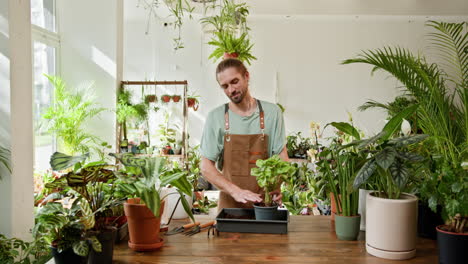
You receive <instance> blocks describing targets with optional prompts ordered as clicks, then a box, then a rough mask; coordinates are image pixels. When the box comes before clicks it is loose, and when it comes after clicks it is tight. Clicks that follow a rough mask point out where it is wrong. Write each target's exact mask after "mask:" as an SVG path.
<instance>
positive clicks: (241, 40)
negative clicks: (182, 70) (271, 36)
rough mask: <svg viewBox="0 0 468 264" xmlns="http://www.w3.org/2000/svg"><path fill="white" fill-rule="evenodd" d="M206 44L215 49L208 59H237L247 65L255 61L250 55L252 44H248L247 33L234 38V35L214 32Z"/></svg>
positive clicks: (225, 32) (226, 32)
mask: <svg viewBox="0 0 468 264" xmlns="http://www.w3.org/2000/svg"><path fill="white" fill-rule="evenodd" d="M208 44H209V45H212V46H215V47H216V49H215V50H214V51H213V52H212V53H211V55H210V56H209V57H208V59H211V58H214V59H215V60H217V59H219V58H221V57H223V58H224V59H227V58H237V59H239V60H241V61H245V62H247V63H248V64H249V65H250V61H251V60H256V59H257V58H256V57H255V56H253V55H252V54H251V49H252V47H253V44H250V40H249V39H248V35H247V33H242V34H241V35H240V36H239V37H236V36H235V35H234V33H231V32H228V31H220V32H215V34H214V37H213V38H212V39H211V41H210V42H208Z"/></svg>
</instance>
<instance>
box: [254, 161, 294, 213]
mask: <svg viewBox="0 0 468 264" xmlns="http://www.w3.org/2000/svg"><path fill="white" fill-rule="evenodd" d="M256 165H257V168H252V170H251V174H252V176H256V177H257V183H258V186H260V187H261V188H263V191H264V192H265V193H264V199H263V203H262V204H258V205H254V209H255V218H256V219H257V220H274V219H275V218H276V211H277V209H278V205H277V204H275V203H274V201H273V199H272V194H271V193H272V192H274V191H277V190H279V189H280V186H281V183H282V181H283V180H284V179H287V178H290V177H292V176H293V175H294V173H296V167H294V166H293V165H291V163H289V162H287V161H283V160H281V158H280V157H279V156H278V155H273V156H272V157H270V158H268V159H265V160H257V162H256Z"/></svg>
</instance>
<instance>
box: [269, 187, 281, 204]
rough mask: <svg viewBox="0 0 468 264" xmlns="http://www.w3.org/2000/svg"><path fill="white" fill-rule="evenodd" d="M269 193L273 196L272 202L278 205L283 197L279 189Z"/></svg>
mask: <svg viewBox="0 0 468 264" xmlns="http://www.w3.org/2000/svg"><path fill="white" fill-rule="evenodd" d="M270 195H271V196H272V197H273V202H275V203H276V204H278V205H280V204H281V199H282V198H283V194H281V191H280V190H276V191H272V192H270Z"/></svg>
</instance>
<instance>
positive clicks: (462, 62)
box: [343, 21, 468, 263]
mask: <svg viewBox="0 0 468 264" xmlns="http://www.w3.org/2000/svg"><path fill="white" fill-rule="evenodd" d="M427 26H429V27H430V28H431V29H432V30H433V31H432V32H431V33H429V37H430V40H431V44H432V48H434V49H435V50H436V51H437V53H436V54H439V55H441V56H440V60H439V61H440V62H441V63H438V64H437V63H429V62H427V60H426V59H425V57H424V56H422V55H421V54H418V55H417V56H415V55H413V54H412V53H411V52H410V51H409V50H407V49H403V48H385V49H378V50H375V51H367V52H365V53H363V54H361V55H359V56H358V57H357V58H355V59H350V60H346V61H344V62H343V63H345V64H349V63H366V64H370V65H372V66H373V67H374V70H377V69H380V70H384V71H386V72H388V73H390V74H391V75H392V76H394V77H395V78H397V79H398V80H399V81H400V82H401V83H402V84H403V87H404V89H405V92H406V94H408V95H409V96H411V98H412V99H413V100H414V104H416V105H417V106H418V108H417V111H416V116H415V119H416V122H417V125H418V127H419V129H420V130H421V131H422V132H423V133H424V134H427V135H429V136H430V138H429V139H428V140H427V141H426V144H425V146H424V147H425V152H426V153H428V154H429V155H430V161H431V162H430V166H429V167H428V168H427V170H426V176H425V177H423V178H422V179H421V181H420V184H419V187H420V188H419V189H420V190H419V193H420V195H421V196H422V198H423V199H425V200H426V201H427V203H428V204H429V206H430V207H431V209H432V210H433V211H434V212H435V211H437V207H438V205H439V206H441V207H442V215H443V217H444V218H445V220H446V225H443V226H439V227H438V228H437V232H438V233H437V236H438V239H437V240H438V244H439V253H440V254H439V261H440V262H441V263H463V262H464V261H465V260H466V257H465V254H466V253H465V249H466V248H467V247H468V244H467V243H468V236H467V235H466V233H467V228H468V227H467V226H468V220H467V218H468V202H467V201H468V197H467V193H468V191H467V188H468V186H467V184H466V181H467V177H468V176H467V170H466V167H463V165H462V164H466V161H467V160H468V157H467V151H466V149H467V133H468V117H467V106H468V88H467V87H468V84H467V72H468V60H467V59H466V58H467V54H468V53H467V48H466V47H467V46H468V30H467V23H466V22H462V23H445V22H437V21H429V22H428V23H427ZM374 70H373V71H374ZM457 261H458V262H457Z"/></svg>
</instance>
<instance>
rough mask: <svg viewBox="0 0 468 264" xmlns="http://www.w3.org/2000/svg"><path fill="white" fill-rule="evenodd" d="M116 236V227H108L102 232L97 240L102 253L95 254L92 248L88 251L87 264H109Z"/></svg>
mask: <svg viewBox="0 0 468 264" xmlns="http://www.w3.org/2000/svg"><path fill="white" fill-rule="evenodd" d="M116 235H117V227H113V226H109V227H106V229H104V230H102V231H101V232H100V233H99V234H98V235H97V239H98V240H99V242H100V243H101V246H102V251H101V252H96V251H94V250H93V249H92V248H91V250H90V251H89V258H88V264H107V263H109V264H111V263H112V257H113V256H114V242H115V237H116Z"/></svg>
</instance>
